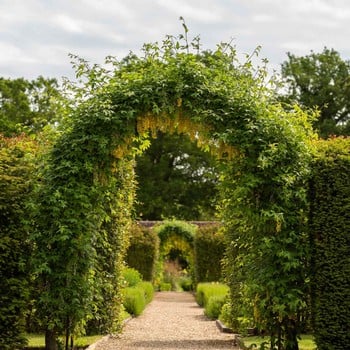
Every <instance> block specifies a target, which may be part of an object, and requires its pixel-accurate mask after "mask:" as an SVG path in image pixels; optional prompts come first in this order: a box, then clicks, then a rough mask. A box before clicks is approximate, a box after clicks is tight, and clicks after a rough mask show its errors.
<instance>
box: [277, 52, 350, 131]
mask: <svg viewBox="0 0 350 350" xmlns="http://www.w3.org/2000/svg"><path fill="white" fill-rule="evenodd" d="M282 77H283V80H284V81H285V83H286V87H287V88H288V94H287V96H286V97H287V100H288V101H289V102H292V103H294V102H298V103H299V104H301V105H303V106H305V107H307V108H315V107H317V108H318V110H319V112H320V116H319V118H318V119H317V120H315V122H314V126H315V128H316V129H317V130H318V132H319V133H320V135H321V136H322V137H328V136H329V135H332V134H333V135H349V132H350V124H349V123H350V102H349V98H348V96H349V93H350V84H349V83H350V61H344V60H342V59H341V57H340V55H339V53H338V52H336V51H335V50H333V49H331V50H330V49H327V48H324V50H323V52H321V53H315V52H311V53H310V54H309V55H306V56H301V57H297V56H295V55H293V54H290V53H288V61H286V62H284V63H283V64H282Z"/></svg>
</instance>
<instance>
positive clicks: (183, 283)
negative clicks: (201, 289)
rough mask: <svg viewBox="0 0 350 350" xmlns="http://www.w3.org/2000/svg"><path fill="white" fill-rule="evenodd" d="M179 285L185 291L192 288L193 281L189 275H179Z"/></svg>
mask: <svg viewBox="0 0 350 350" xmlns="http://www.w3.org/2000/svg"><path fill="white" fill-rule="evenodd" d="M179 285H180V288H181V289H182V290H183V291H185V292H189V291H191V290H193V282H192V279H191V277H188V276H181V277H180V278H179Z"/></svg>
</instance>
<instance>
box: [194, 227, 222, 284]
mask: <svg viewBox="0 0 350 350" xmlns="http://www.w3.org/2000/svg"><path fill="white" fill-rule="evenodd" d="M224 253H225V240H224V235H223V234H222V233H221V232H220V231H219V226H218V225H208V226H202V227H199V228H198V230H197V233H196V235H195V237H194V266H195V276H196V282H197V283H199V282H212V281H220V280H221V278H222V272H221V271H222V268H221V260H222V258H223V257H224Z"/></svg>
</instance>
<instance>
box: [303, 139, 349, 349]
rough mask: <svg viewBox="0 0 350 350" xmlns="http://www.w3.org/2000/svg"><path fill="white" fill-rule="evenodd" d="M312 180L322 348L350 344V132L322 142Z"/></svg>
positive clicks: (315, 304) (316, 312)
mask: <svg viewBox="0 0 350 350" xmlns="http://www.w3.org/2000/svg"><path fill="white" fill-rule="evenodd" d="M318 150H319V154H318V157H317V158H316V160H315V162H314V164H313V176H312V179H311V182H310V208H311V213H310V238H311V248H312V251H311V259H312V261H311V266H312V271H311V278H312V280H311V282H312V311H313V316H312V317H313V325H314V334H315V341H316V344H317V346H318V349H320V350H326V349H333V350H338V349H339V350H340V349H346V348H348V347H349V344H350V332H349V324H350V298H349V290H350V259H349V256H350V235H349V232H350V138H347V139H342V138H338V139H332V140H328V141H321V142H319V143H318Z"/></svg>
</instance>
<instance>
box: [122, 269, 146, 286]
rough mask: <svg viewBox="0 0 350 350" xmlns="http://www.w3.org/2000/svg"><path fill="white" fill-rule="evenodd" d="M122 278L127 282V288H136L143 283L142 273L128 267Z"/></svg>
mask: <svg viewBox="0 0 350 350" xmlns="http://www.w3.org/2000/svg"><path fill="white" fill-rule="evenodd" d="M122 277H123V279H124V281H125V285H126V287H135V286H136V285H137V284H139V283H140V282H142V277H141V274H140V272H138V271H137V270H135V269H134V268H131V267H126V268H125V269H124V270H123V272H122Z"/></svg>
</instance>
